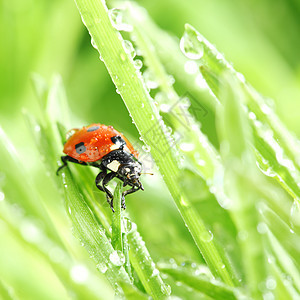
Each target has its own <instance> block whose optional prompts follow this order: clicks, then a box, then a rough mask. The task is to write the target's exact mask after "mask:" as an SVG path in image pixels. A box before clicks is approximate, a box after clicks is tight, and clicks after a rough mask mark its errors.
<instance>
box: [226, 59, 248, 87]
mask: <svg viewBox="0 0 300 300" xmlns="http://www.w3.org/2000/svg"><path fill="white" fill-rule="evenodd" d="M222 59H224V57H222ZM236 76H237V78H238V79H239V80H240V81H241V82H243V83H245V82H246V79H245V76H244V75H243V74H242V73H239V72H236Z"/></svg>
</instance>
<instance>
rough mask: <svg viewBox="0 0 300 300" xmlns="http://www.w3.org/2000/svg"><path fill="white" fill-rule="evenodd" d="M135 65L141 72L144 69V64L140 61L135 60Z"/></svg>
mask: <svg viewBox="0 0 300 300" xmlns="http://www.w3.org/2000/svg"><path fill="white" fill-rule="evenodd" d="M133 64H134V67H135V68H136V69H137V70H140V69H141V68H142V67H143V62H142V61H141V60H140V59H136V60H134V62H133Z"/></svg>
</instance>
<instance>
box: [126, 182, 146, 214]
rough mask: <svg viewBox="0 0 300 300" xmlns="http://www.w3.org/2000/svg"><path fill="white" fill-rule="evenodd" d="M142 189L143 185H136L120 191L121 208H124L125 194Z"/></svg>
mask: <svg viewBox="0 0 300 300" xmlns="http://www.w3.org/2000/svg"><path fill="white" fill-rule="evenodd" d="M140 189H142V190H143V187H142V185H141V186H140V187H136V186H133V187H132V188H131V189H129V190H126V191H124V192H123V193H122V203H121V206H122V208H123V209H125V208H126V204H125V196H126V195H128V194H132V193H135V192H136V191H138V190H140Z"/></svg>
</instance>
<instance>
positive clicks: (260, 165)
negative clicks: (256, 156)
mask: <svg viewBox="0 0 300 300" xmlns="http://www.w3.org/2000/svg"><path fill="white" fill-rule="evenodd" d="M256 165H257V166H258V168H259V169H260V170H261V171H262V172H263V173H264V174H265V175H266V176H269V177H275V176H276V175H277V174H276V173H275V172H274V171H273V169H272V168H271V167H270V166H269V165H268V164H267V163H266V164H265V163H264V162H258V161H257V162H256Z"/></svg>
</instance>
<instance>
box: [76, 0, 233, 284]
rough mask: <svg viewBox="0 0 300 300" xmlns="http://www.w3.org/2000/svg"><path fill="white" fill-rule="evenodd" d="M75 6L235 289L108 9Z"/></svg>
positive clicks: (202, 245)
mask: <svg viewBox="0 0 300 300" xmlns="http://www.w3.org/2000/svg"><path fill="white" fill-rule="evenodd" d="M75 2H76V4H77V7H78V10H79V12H80V14H81V17H82V19H83V22H84V24H85V25H86V27H87V29H88V30H89V33H90V35H91V37H92V40H93V45H94V46H95V47H96V48H97V49H98V51H99V53H100V56H101V59H102V60H103V61H104V62H105V65H106V67H107V69H108V72H109V74H110V76H111V78H112V80H113V82H114V84H115V85H116V87H117V91H118V92H119V93H120V94H121V96H122V98H123V100H124V102H125V104H126V106H127V108H128V110H129V112H130V114H131V116H132V119H133V120H134V122H135V124H136V126H137V128H138V130H139V132H140V133H141V135H142V137H143V139H144V141H145V143H146V144H147V145H148V146H150V148H151V154H152V156H153V158H154V159H155V161H156V163H157V165H158V167H159V168H160V172H161V173H162V174H163V176H164V180H165V182H166V184H167V186H168V188H169V190H170V192H171V194H172V196H173V199H174V201H175V203H176V205H177V207H178V209H179V211H180V213H181V215H182V217H183V219H184V221H185V222H186V224H187V226H188V228H189V230H190V232H191V234H192V236H193V238H194V240H195V242H196V244H197V246H198V247H199V249H200V251H201V252H202V255H203V256H204V258H205V259H206V261H207V263H208V265H209V266H210V268H211V270H212V272H213V273H214V274H215V276H216V277H220V278H222V280H223V281H224V282H226V283H227V284H229V285H233V283H232V278H231V277H232V274H231V275H230V274H229V271H228V270H229V266H226V265H225V267H223V266H224V262H223V260H222V258H221V257H220V255H219V253H218V251H217V249H216V247H215V246H214V243H213V237H212V235H211V233H210V232H209V231H208V230H207V229H206V228H205V225H204V223H203V221H202V220H201V219H200V218H199V216H198V214H197V213H196V211H195V210H194V209H193V207H192V206H191V205H190V203H189V201H188V199H187V198H186V197H185V196H184V194H183V192H182V190H181V189H180V188H179V185H178V183H179V182H180V170H179V167H178V165H177V163H176V159H175V156H174V154H173V150H172V149H171V147H170V146H171V145H170V141H172V137H171V136H170V135H169V134H168V133H167V132H166V130H165V127H164V124H163V123H162V122H161V120H160V117H159V115H158V112H157V110H156V108H155V107H154V105H153V103H152V101H151V98H150V96H149V93H148V92H147V90H146V89H145V87H144V83H143V81H142V79H141V75H140V74H139V73H138V72H137V70H136V69H135V67H134V64H133V61H132V57H129V55H127V53H126V52H125V50H124V47H123V45H122V37H121V36H120V34H119V33H118V32H117V31H116V30H115V29H114V28H113V26H112V24H111V21H110V19H109V17H108V14H107V8H106V7H105V5H104V3H103V2H100V1H95V0H77V1H75ZM162 154H163V155H162Z"/></svg>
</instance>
